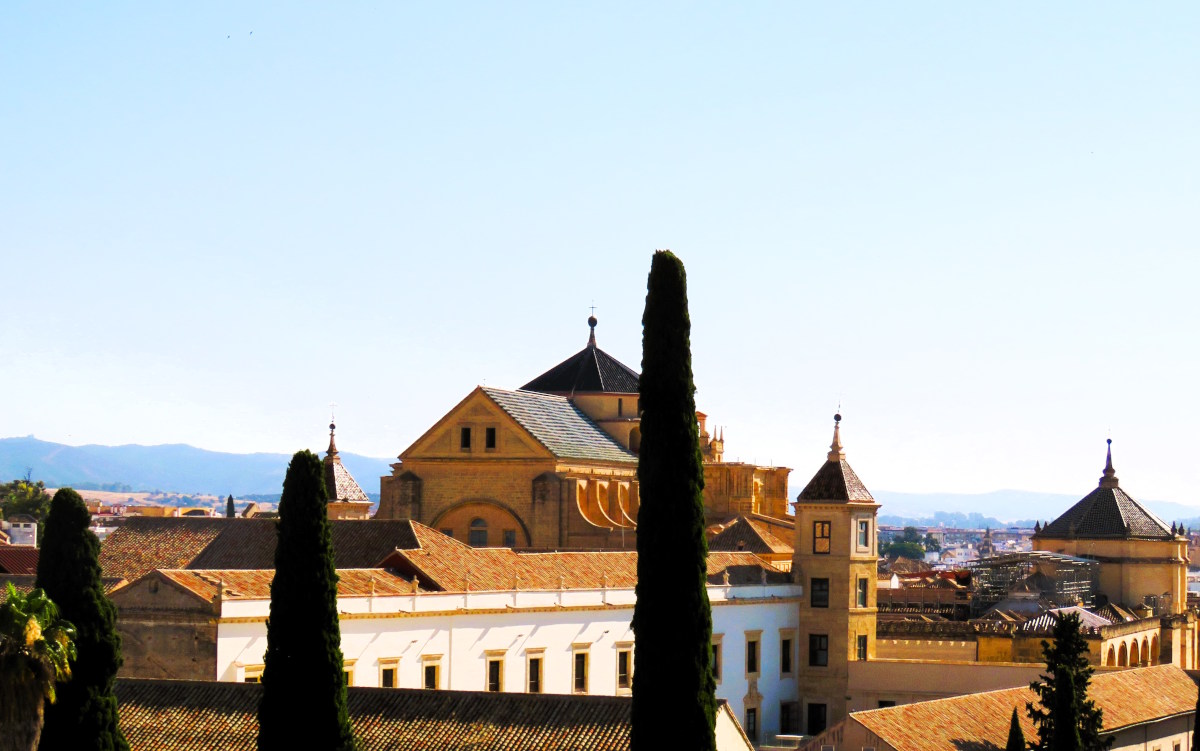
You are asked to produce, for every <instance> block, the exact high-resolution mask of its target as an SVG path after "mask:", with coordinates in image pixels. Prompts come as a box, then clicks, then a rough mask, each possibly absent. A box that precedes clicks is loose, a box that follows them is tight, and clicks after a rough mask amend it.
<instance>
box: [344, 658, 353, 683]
mask: <svg viewBox="0 0 1200 751" xmlns="http://www.w3.org/2000/svg"><path fill="white" fill-rule="evenodd" d="M355 662H356V661H355V660H343V661H342V680H343V681H345V683H346V685H347V686H353V685H354V663H355Z"/></svg>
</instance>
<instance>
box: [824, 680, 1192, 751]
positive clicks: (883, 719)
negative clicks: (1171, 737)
mask: <svg viewBox="0 0 1200 751" xmlns="http://www.w3.org/2000/svg"><path fill="white" fill-rule="evenodd" d="M1196 693H1197V691H1196V684H1195V682H1193V681H1192V679H1191V678H1189V677H1188V675H1187V673H1185V672H1184V671H1182V670H1180V669H1179V668H1177V667H1175V666H1174V665H1156V666H1154V667H1146V668H1136V669H1132V670H1121V671H1116V672H1110V673H1098V674H1096V675H1094V676H1093V677H1092V682H1091V685H1090V686H1089V689H1088V696H1089V698H1091V699H1092V700H1094V701H1095V702H1096V705H1097V706H1098V707H1100V709H1101V710H1103V712H1104V732H1106V733H1107V732H1113V731H1115V730H1119V729H1121V728H1124V727H1128V726H1130V725H1137V724H1140V723H1144V722H1149V721H1152V720H1156V719H1160V718H1164V717H1172V716H1175V715H1182V714H1190V713H1192V712H1194V711H1195V709H1196ZM1131 697H1136V700H1134V701H1131ZM1031 701H1036V695H1035V694H1034V693H1033V691H1032V690H1030V689H1029V688H1028V687H1027V686H1022V687H1020V688H1009V689H1004V690H1002V691H988V692H986V693H980V694H968V695H966V696H956V697H953V698H950V699H937V700H934V701H924V702H918V703H915V704H905V705H902V706H898V707H889V708H887V709H872V710H868V711H865V712H854V713H852V714H851V715H850V716H851V718H852V720H853V721H857V722H859V723H860V724H862V725H863V726H864V727H866V729H867V730H869V731H870V732H872V733H874V734H875V735H877V736H879V738H880V739H882V740H883V741H884V742H886V743H887V744H888V745H890V746H892V747H893V748H895V749H896V751H961V749H962V748H964V743H969V744H970V745H971V747H972V748H980V749H984V748H993V749H1002V748H1004V746H1005V743H1006V741H1007V740H1008V725H1009V722H1010V720H1011V717H1012V711H1013V707H1017V716H1018V718H1020V722H1021V729H1022V730H1023V731H1024V733H1025V738H1026V740H1034V739H1036V738H1037V732H1036V730H1034V727H1033V723H1032V722H1030V720H1029V718H1028V716H1027V715H1026V714H1025V703H1026V702H1031ZM817 740H819V739H817ZM816 742H817V741H816V740H814V743H816Z"/></svg>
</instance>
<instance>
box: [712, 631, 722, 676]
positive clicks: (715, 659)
mask: <svg viewBox="0 0 1200 751" xmlns="http://www.w3.org/2000/svg"><path fill="white" fill-rule="evenodd" d="M720 637H721V634H713V644H712V671H713V679H714V680H715V681H716V682H717V683H720V682H721V638H720Z"/></svg>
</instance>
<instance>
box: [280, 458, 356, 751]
mask: <svg viewBox="0 0 1200 751" xmlns="http://www.w3.org/2000/svg"><path fill="white" fill-rule="evenodd" d="M326 503H327V500H326V494H325V475H324V469H323V467H322V465H321V460H320V459H319V458H318V457H317V456H316V454H313V453H312V452H310V451H300V452H297V453H296V455H295V456H293V457H292V461H291V463H290V464H289V465H288V470H287V476H286V477H285V478H284V480H283V495H282V496H281V497H280V500H279V544H278V545H277V546H276V548H275V579H274V580H273V581H272V582H271V615H270V617H269V618H268V619H267V654H266V658H265V660H264V668H263V677H262V681H263V694H262V699H261V701H260V703H259V706H258V722H259V731H258V748H259V749H260V750H261V751H276V750H279V751H283V750H285V749H286V750H287V751H292V750H293V749H296V748H319V749H330V750H331V751H350V750H352V749H354V748H355V743H354V737H353V735H352V734H351V731H350V719H349V715H348V714H347V711H346V684H345V678H344V675H343V672H342V649H341V632H340V630H339V628H338V612H337V571H336V570H335V569H334V565H333V544H332V542H331V541H330V531H329V518H328V512H327V510H326Z"/></svg>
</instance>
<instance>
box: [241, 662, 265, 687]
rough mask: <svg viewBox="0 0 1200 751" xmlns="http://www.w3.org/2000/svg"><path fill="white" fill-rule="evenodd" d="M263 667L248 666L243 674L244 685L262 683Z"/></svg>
mask: <svg viewBox="0 0 1200 751" xmlns="http://www.w3.org/2000/svg"><path fill="white" fill-rule="evenodd" d="M262 674H263V666H262V665H247V666H246V667H245V669H244V671H243V674H242V682H243V683H262Z"/></svg>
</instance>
